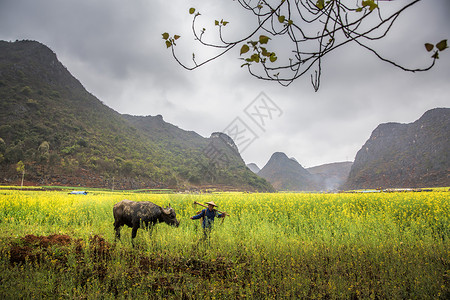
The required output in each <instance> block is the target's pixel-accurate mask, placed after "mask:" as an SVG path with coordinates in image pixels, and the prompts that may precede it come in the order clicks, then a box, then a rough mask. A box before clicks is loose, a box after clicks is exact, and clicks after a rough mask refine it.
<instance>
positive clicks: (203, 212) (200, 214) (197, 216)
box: [191, 209, 205, 220]
mask: <svg viewBox="0 0 450 300" xmlns="http://www.w3.org/2000/svg"><path fill="white" fill-rule="evenodd" d="M204 215H205V210H204V209H203V210H202V211H201V212H200V213H199V214H198V215H195V216H193V217H191V220H197V219H200V218H202V217H203V216H204Z"/></svg>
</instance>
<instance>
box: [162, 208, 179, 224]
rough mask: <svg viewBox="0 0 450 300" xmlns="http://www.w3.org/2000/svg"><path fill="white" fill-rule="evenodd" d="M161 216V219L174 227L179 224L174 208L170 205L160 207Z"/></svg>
mask: <svg viewBox="0 0 450 300" xmlns="http://www.w3.org/2000/svg"><path fill="white" fill-rule="evenodd" d="M161 217H162V219H163V221H164V222H165V223H166V224H168V225H172V226H175V227H178V226H179V225H180V222H178V220H177V214H176V213H175V210H174V209H173V208H172V207H170V206H169V207H166V208H163V209H162V214H161Z"/></svg>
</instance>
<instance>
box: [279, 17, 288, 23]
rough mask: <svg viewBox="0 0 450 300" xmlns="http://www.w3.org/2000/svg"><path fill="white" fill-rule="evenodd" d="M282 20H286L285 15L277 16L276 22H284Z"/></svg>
mask: <svg viewBox="0 0 450 300" xmlns="http://www.w3.org/2000/svg"><path fill="white" fill-rule="evenodd" d="M284 20H286V17H285V16H279V17H278V22H280V23H284Z"/></svg>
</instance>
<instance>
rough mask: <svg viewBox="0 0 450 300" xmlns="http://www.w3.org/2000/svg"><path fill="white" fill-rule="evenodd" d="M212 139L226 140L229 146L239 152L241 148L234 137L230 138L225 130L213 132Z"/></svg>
mask: <svg viewBox="0 0 450 300" xmlns="http://www.w3.org/2000/svg"><path fill="white" fill-rule="evenodd" d="M210 138H211V139H220V140H221V141H222V142H224V143H225V144H226V145H227V146H229V147H230V148H231V149H233V150H234V151H236V152H237V153H239V149H238V147H237V146H236V144H235V143H234V141H233V139H232V138H230V137H229V136H228V135H226V134H225V133H223V132H213V133H212V134H211V136H210Z"/></svg>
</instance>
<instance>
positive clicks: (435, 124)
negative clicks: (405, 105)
mask: <svg viewBox="0 0 450 300" xmlns="http://www.w3.org/2000/svg"><path fill="white" fill-rule="evenodd" d="M449 132H450V109H449V108H435V109H431V110H429V111H427V112H425V113H424V114H423V116H422V117H420V118H419V119H418V120H417V121H415V122H413V123H409V124H400V123H385V124H381V125H379V126H378V127H377V128H375V130H374V131H373V132H372V134H371V136H370V138H369V139H368V140H367V141H366V143H365V144H364V145H363V146H362V148H361V149H360V150H359V151H358V153H357V154H356V157H355V162H354V163H353V166H352V168H351V171H350V175H349V178H348V181H347V182H346V184H345V186H344V187H345V188H347V189H362V188H399V187H404V188H414V187H437V186H449V185H450V176H449V174H450V155H449V154H450V139H449Z"/></svg>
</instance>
